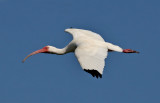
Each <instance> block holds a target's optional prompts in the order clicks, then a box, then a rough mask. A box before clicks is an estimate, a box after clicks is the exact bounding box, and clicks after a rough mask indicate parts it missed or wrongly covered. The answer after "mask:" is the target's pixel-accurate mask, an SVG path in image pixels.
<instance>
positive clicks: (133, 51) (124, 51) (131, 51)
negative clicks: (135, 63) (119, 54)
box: [123, 49, 139, 53]
mask: <svg viewBox="0 0 160 103" xmlns="http://www.w3.org/2000/svg"><path fill="white" fill-rule="evenodd" d="M123 53H139V52H138V51H135V50H131V49H123Z"/></svg>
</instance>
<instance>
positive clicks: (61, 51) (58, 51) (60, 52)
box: [48, 47, 66, 55]
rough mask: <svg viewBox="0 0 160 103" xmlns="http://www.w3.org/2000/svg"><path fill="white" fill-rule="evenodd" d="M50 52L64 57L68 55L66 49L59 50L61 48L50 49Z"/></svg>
mask: <svg viewBox="0 0 160 103" xmlns="http://www.w3.org/2000/svg"><path fill="white" fill-rule="evenodd" d="M48 52H49V53H52V54H57V55H63V54H65V53H66V48H63V49H59V48H56V47H50V48H49V50H48Z"/></svg>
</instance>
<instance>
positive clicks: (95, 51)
mask: <svg viewBox="0 0 160 103" xmlns="http://www.w3.org/2000/svg"><path fill="white" fill-rule="evenodd" d="M65 32H67V33H69V34H71V35H72V36H73V40H72V41H71V42H70V43H69V44H68V45H67V46H66V47H64V48H62V49H58V48H56V47H54V46H45V47H43V48H42V49H40V50H37V51H35V52H33V53H31V54H29V55H28V56H27V57H25V58H24V60H23V61H22V62H24V61H25V60H26V59H27V58H28V57H30V56H32V55H35V54H38V53H50V54H57V55H63V54H66V53H69V52H74V53H75V56H76V57H77V59H78V61H79V63H80V65H81V67H82V69H83V70H84V71H86V72H88V73H90V74H91V75H92V76H93V77H97V78H98V77H100V78H102V74H103V69H104V66H105V58H106V57H107V55H108V52H110V51H116V52H122V53H139V52H138V51H135V50H131V49H122V48H121V47H119V46H117V45H114V44H111V43H108V42H105V41H104V39H103V38H102V37H101V36H100V35H99V34H97V33H95V32H92V31H89V30H84V29H76V28H69V29H65Z"/></svg>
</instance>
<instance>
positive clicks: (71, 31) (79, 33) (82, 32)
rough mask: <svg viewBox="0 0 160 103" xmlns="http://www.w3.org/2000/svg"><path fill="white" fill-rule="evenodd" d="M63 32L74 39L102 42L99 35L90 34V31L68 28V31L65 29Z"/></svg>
mask: <svg viewBox="0 0 160 103" xmlns="http://www.w3.org/2000/svg"><path fill="white" fill-rule="evenodd" d="M65 32H67V33H69V34H71V35H72V36H73V38H74V39H76V38H81V37H87V38H90V39H94V40H98V41H104V39H103V38H102V37H101V36H100V35H99V34H97V33H95V32H92V31H90V30H84V29H76V28H70V29H65Z"/></svg>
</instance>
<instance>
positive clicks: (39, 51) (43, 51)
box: [22, 48, 47, 63]
mask: <svg viewBox="0 0 160 103" xmlns="http://www.w3.org/2000/svg"><path fill="white" fill-rule="evenodd" d="M45 52H47V50H46V49H45V48H42V49H39V50H37V51H35V52H33V53H31V54H29V55H28V56H26V57H25V58H24V59H23V61H22V62H23V63H24V62H25V60H26V59H27V58H28V57H30V56H32V55H35V54H38V53H45Z"/></svg>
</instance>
